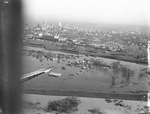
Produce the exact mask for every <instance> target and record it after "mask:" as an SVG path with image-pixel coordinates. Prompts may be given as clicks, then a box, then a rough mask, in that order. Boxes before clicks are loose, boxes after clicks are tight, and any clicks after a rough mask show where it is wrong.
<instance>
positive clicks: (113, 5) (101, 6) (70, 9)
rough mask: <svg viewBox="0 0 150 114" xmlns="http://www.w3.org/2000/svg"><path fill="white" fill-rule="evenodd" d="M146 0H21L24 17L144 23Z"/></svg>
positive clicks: (146, 13)
mask: <svg viewBox="0 0 150 114" xmlns="http://www.w3.org/2000/svg"><path fill="white" fill-rule="evenodd" d="M149 1H150V0H23V11H24V13H23V15H24V19H25V20H32V21H34V20H35V21H39V20H41V21H48V20H60V21H62V20H69V21H71V20H72V21H77V22H92V23H111V24H131V25H148V24H149V23H148V22H150V21H149V20H150V12H148V11H150V8H149V7H148V6H149V5H150V4H149V3H150V2H149Z"/></svg>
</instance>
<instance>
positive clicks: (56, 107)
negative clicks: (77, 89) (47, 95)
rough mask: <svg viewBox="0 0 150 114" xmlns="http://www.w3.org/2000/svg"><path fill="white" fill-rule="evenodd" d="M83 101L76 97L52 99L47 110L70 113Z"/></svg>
mask: <svg viewBox="0 0 150 114" xmlns="http://www.w3.org/2000/svg"><path fill="white" fill-rule="evenodd" d="M80 103H81V101H80V100H78V99H77V98H76V97H67V98H65V99H61V100H56V101H50V102H49V103H48V106H47V107H46V112H53V111H55V112H59V113H70V112H74V111H77V110H78V109H77V107H78V105H79V104H80Z"/></svg>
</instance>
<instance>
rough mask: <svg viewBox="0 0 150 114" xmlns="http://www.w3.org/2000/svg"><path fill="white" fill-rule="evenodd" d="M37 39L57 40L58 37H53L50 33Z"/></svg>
mask: <svg viewBox="0 0 150 114" xmlns="http://www.w3.org/2000/svg"><path fill="white" fill-rule="evenodd" d="M38 39H41V40H47V41H52V42H58V41H59V39H56V38H54V36H51V35H43V36H42V37H39V38H38Z"/></svg>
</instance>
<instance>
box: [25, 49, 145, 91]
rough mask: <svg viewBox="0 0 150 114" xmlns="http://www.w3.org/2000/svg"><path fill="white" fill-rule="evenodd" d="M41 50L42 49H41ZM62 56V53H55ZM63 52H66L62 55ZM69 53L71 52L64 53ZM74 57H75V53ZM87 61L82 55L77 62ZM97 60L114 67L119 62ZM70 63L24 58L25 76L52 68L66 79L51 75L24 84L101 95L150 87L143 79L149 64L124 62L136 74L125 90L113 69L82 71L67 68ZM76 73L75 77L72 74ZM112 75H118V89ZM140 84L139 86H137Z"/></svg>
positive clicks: (28, 86) (71, 67)
mask: <svg viewBox="0 0 150 114" xmlns="http://www.w3.org/2000/svg"><path fill="white" fill-rule="evenodd" d="M37 50H38V49H37ZM42 50H43V49H42ZM54 53H60V52H54ZM61 53H62V52H61ZM63 54H67V53H63ZM72 55H73V54H72ZM84 58H86V59H89V57H86V56H84V55H80V57H79V58H76V60H81V61H82V60H83V59H84ZM95 59H101V60H103V61H104V62H105V63H107V64H110V63H112V62H113V61H115V60H112V59H105V58H100V57H96V58H95ZM67 61H74V60H73V59H66V60H65V61H64V62H61V63H58V61H57V60H54V61H50V60H47V59H45V58H44V59H43V60H42V61H39V60H38V59H36V58H34V57H32V56H26V55H24V56H23V65H24V67H23V74H25V73H29V72H32V71H35V70H39V69H41V68H45V67H48V66H56V67H57V68H56V69H54V71H53V72H57V73H61V74H62V76H61V77H59V78H56V77H49V76H48V73H46V74H43V75H41V76H39V77H36V78H34V79H32V80H29V81H28V82H25V83H24V87H25V88H40V89H50V90H54V89H58V90H81V91H83V90H84V91H100V92H111V91H116V92H120V93H121V92H128V91H133V90H137V91H139V90H142V91H145V90H147V86H148V85H146V84H148V82H147V79H146V78H142V79H139V78H138V75H139V71H140V69H141V68H146V67H147V66H145V65H139V64H135V63H129V62H123V61H120V63H121V64H122V65H126V66H127V67H128V68H130V69H132V70H134V71H135V74H134V77H133V79H132V83H131V84H130V85H128V86H125V87H123V88H122V87H120V82H121V80H122V78H121V74H114V73H113V72H112V70H111V69H108V70H107V71H99V70H96V69H84V70H83V69H81V68H78V67H74V66H67V65H66V63H67ZM62 66H65V68H66V70H63V69H62ZM72 74H73V75H72ZM112 75H115V76H116V77H118V78H116V79H115V82H114V83H115V87H112V83H113V82H112ZM133 83H136V85H133Z"/></svg>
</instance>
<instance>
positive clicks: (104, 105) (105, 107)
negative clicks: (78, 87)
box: [23, 94, 147, 114]
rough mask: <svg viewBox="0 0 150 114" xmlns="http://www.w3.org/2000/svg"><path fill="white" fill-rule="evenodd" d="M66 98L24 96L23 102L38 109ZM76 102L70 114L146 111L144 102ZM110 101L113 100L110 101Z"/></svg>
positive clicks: (44, 113)
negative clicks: (92, 111)
mask: <svg viewBox="0 0 150 114" xmlns="http://www.w3.org/2000/svg"><path fill="white" fill-rule="evenodd" d="M64 98H66V96H50V95H49V96H48V95H35V94H24V95H23V101H24V102H31V103H36V102H38V103H39V107H43V108H44V107H46V106H47V105H48V102H50V101H54V100H60V99H64ZM78 100H80V101H81V103H80V104H79V106H78V111H75V112H72V113H70V114H92V113H90V112H89V111H88V110H90V109H93V108H96V109H99V110H101V111H102V112H105V113H103V114H140V112H142V111H146V110H147V109H145V108H144V107H147V102H144V101H131V100H122V103H121V104H123V106H116V105H115V104H114V102H110V103H108V102H106V101H105V99H101V98H85V97H78ZM111 100H112V101H113V100H114V99H111ZM24 113H25V114H35V113H36V114H39V113H41V114H52V113H47V112H44V111H42V110H36V109H34V110H33V109H30V110H29V109H25V110H24ZM145 114H146V113H145Z"/></svg>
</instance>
